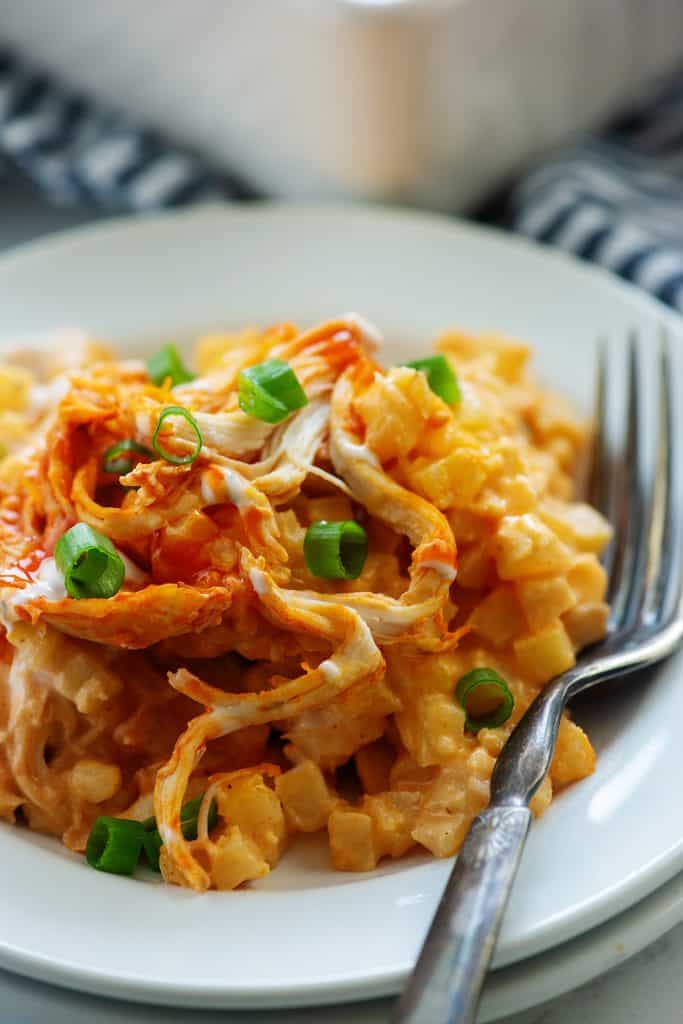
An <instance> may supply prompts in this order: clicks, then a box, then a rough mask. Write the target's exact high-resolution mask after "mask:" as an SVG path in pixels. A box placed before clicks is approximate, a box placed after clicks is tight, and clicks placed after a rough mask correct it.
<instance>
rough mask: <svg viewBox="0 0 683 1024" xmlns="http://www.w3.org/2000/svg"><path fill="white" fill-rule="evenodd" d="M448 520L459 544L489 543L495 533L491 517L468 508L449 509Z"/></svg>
mask: <svg viewBox="0 0 683 1024" xmlns="http://www.w3.org/2000/svg"><path fill="white" fill-rule="evenodd" d="M448 522H449V524H450V527H451V530H452V531H453V536H454V537H455V539H456V541H457V543H458V545H460V544H472V543H474V542H477V541H478V542H480V543H487V542H488V541H489V540H490V539H491V537H492V535H493V529H494V527H493V525H492V523H491V520H490V519H487V518H485V517H484V516H482V515H479V514H478V513H476V512H473V511H472V510H471V509H467V508H452V509H449V510H448Z"/></svg>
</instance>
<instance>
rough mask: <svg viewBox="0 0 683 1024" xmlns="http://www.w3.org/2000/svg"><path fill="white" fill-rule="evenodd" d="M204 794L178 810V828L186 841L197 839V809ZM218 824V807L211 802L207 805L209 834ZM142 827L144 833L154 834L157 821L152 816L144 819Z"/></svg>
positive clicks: (213, 801) (214, 802)
mask: <svg viewBox="0 0 683 1024" xmlns="http://www.w3.org/2000/svg"><path fill="white" fill-rule="evenodd" d="M203 799H204V794H203V793H201V794H200V795H199V796H196V797H195V798H194V799H193V800H188V801H187V803H184V804H183V806H182V807H181V808H180V828H181V831H182V833H183V835H184V836H185V838H186V839H187V840H192V839H196V838H197V821H198V818H199V809H200V807H201V806H202V800H203ZM217 823H218V807H217V805H216V801H215V800H212V801H211V803H210V804H209V816H208V822H207V827H208V830H209V832H210V831H211V829H212V828H215V827H216V825H217ZM142 827H143V829H144V830H145V832H154V831H156V827H157V819H156V818H155V816H154V815H152V817H151V818H145V820H144V821H143V822H142Z"/></svg>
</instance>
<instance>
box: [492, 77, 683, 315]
mask: <svg viewBox="0 0 683 1024" xmlns="http://www.w3.org/2000/svg"><path fill="white" fill-rule="evenodd" d="M507 223H508V226H510V227H512V228H513V229H514V230H516V231H519V232H521V233H522V234H525V235H528V236H529V237H531V238H535V239H537V240H538V241H541V242H547V243H548V244H550V245H554V246H557V247H559V248H561V249H566V250H567V251H569V252H572V253H574V254H575V255H576V256H579V257H580V258H582V259H585V260H591V261H593V262H595V263H599V264H600V265H601V266H604V267H607V268H608V269H609V270H611V271H613V272H614V273H616V274H619V275H620V276H621V277H623V278H625V279H626V280H627V281H632V282H633V283H634V284H637V285H639V286H640V287H641V288H645V289H646V290H647V291H649V292H651V293H652V294H653V295H656V296H657V298H659V299H661V300H662V301H664V302H666V303H668V304H669V305H671V306H675V307H676V308H677V309H679V310H682V311H683V72H681V73H679V74H677V75H675V76H674V77H673V78H671V79H669V81H668V82H667V83H666V85H665V86H663V87H659V88H657V89H656V90H655V91H654V92H653V93H651V94H650V95H648V96H646V97H645V98H644V99H643V100H642V101H641V102H640V103H639V105H638V106H637V107H636V108H634V109H633V110H631V111H629V112H628V113H627V114H625V115H624V116H622V117H621V118H620V119H619V120H618V121H617V122H616V123H615V124H614V125H613V126H611V127H610V128H609V129H608V130H606V131H605V132H604V133H603V134H602V135H601V136H600V137H595V138H591V139H588V140H586V141H584V142H583V143H580V144H577V145H575V146H573V147H571V148H569V149H566V150H564V151H561V152H559V153H557V154H556V155H554V156H551V157H550V158H548V159H546V160H545V161H544V162H543V163H542V164H540V165H539V166H538V167H536V168H535V169H534V170H532V171H531V172H530V173H529V174H528V175H527V176H526V177H525V178H524V179H523V180H522V181H521V182H520V183H519V185H518V186H517V187H516V188H515V189H514V190H513V192H512V195H511V197H510V202H509V216H508V220H507Z"/></svg>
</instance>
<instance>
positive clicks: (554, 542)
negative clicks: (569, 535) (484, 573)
mask: <svg viewBox="0 0 683 1024" xmlns="http://www.w3.org/2000/svg"><path fill="white" fill-rule="evenodd" d="M494 549H495V554H496V567H497V569H498V575H499V576H500V578H501V579H503V580H514V579H517V578H519V577H527V576H550V575H554V574H559V573H564V572H566V570H567V569H568V568H569V566H570V565H571V562H572V556H571V552H570V551H569V549H568V548H567V547H566V546H565V545H564V544H563V543H562V541H561V540H559V539H558V538H557V537H556V536H555V534H554V533H553V532H552V530H550V529H549V527H548V526H546V524H545V523H543V522H542V521H541V520H540V519H539V518H538V516H536V515H534V514H531V513H527V514H525V515H522V516H505V518H504V519H502V520H501V522H500V525H499V527H498V532H497V534H496V538H495V541H494Z"/></svg>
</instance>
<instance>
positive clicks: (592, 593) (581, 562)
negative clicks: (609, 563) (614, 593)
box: [567, 555, 607, 604]
mask: <svg viewBox="0 0 683 1024" xmlns="http://www.w3.org/2000/svg"><path fill="white" fill-rule="evenodd" d="M567 582H568V584H569V586H570V587H571V588H572V590H573V591H574V593H575V594H576V600H577V601H578V602H579V604H583V603H584V602H588V601H602V599H603V598H604V596H605V591H606V589H607V573H606V572H605V570H604V569H603V567H602V566H601V565H600V563H599V562H598V560H597V558H596V557H595V555H579V556H578V557H577V558H576V560H575V561H574V563H573V564H572V565H571V567H570V569H569V571H568V573H567Z"/></svg>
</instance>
